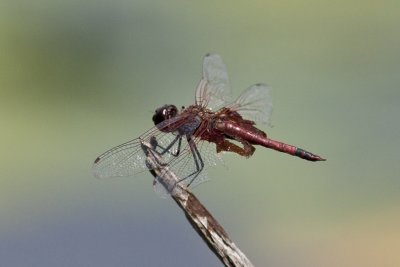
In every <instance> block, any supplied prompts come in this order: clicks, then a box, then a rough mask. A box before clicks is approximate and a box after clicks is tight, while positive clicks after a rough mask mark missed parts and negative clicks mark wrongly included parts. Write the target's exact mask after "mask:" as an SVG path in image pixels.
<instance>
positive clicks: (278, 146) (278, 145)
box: [215, 121, 325, 161]
mask: <svg viewBox="0 0 400 267" xmlns="http://www.w3.org/2000/svg"><path fill="white" fill-rule="evenodd" d="M215 127H216V128H217V129H218V130H219V131H221V132H223V133H224V134H225V135H227V136H229V137H231V138H233V139H237V140H240V139H241V140H246V141H247V142H249V143H251V144H253V145H261V146H263V147H267V148H271V149H274V150H276V151H279V152H283V153H286V154H290V155H293V156H297V157H299V158H302V159H305V160H309V161H321V160H325V159H323V158H321V157H320V156H317V155H314V154H313V153H311V152H308V151H306V150H304V149H301V148H298V147H296V146H292V145H288V144H285V143H282V142H279V141H275V140H272V139H269V138H267V134H266V133H264V132H263V131H261V130H259V129H257V128H256V127H254V126H253V125H251V124H248V123H246V124H237V123H234V122H231V121H222V122H218V123H216V125H215Z"/></svg>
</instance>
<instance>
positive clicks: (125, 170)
mask: <svg viewBox="0 0 400 267" xmlns="http://www.w3.org/2000/svg"><path fill="white" fill-rule="evenodd" d="M185 122H186V118H185V117H183V116H177V117H174V118H172V119H169V120H166V121H163V122H161V123H160V124H158V125H157V126H154V127H153V128H151V129H150V130H148V131H147V132H146V133H144V134H143V135H141V136H140V137H139V138H136V139H133V140H131V141H129V142H126V143H123V144H121V145H119V146H116V147H114V148H112V149H110V150H108V151H106V152H104V153H103V154H101V155H100V156H99V157H97V158H96V160H95V162H94V163H93V167H92V171H93V174H94V176H96V177H98V178H107V177H118V176H132V175H135V174H137V173H140V172H143V171H145V170H148V168H147V166H146V163H145V162H146V155H145V154H144V152H143V150H142V144H141V143H142V141H146V142H147V143H152V139H154V138H155V139H156V140H157V144H158V146H157V150H158V152H162V148H167V147H168V146H169V145H170V144H171V143H173V142H174V140H175V139H176V138H177V135H176V134H174V133H171V132H162V131H160V130H159V129H162V128H164V127H168V126H170V125H172V124H174V126H176V127H179V126H180V125H182V124H184V123H185ZM177 149H178V142H176V143H175V144H174V145H173V146H171V147H170V149H169V152H171V153H165V154H163V157H162V159H163V161H164V162H163V163H167V162H169V161H170V160H171V157H173V154H174V152H176V150H177Z"/></svg>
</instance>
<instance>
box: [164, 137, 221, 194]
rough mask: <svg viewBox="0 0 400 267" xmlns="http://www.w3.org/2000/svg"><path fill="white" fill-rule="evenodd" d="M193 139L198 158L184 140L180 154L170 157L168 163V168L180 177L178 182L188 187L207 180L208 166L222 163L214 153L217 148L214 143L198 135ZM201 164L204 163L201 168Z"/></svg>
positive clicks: (218, 155)
mask: <svg viewBox="0 0 400 267" xmlns="http://www.w3.org/2000/svg"><path fill="white" fill-rule="evenodd" d="M185 139H186V138H185ZM193 141H194V144H195V146H196V149H197V151H198V152H199V154H200V158H199V157H198V156H197V154H196V152H195V151H192V150H191V149H190V146H189V143H188V142H187V140H185V142H184V149H183V150H182V152H181V155H179V157H176V158H171V161H170V162H169V163H168V166H169V169H170V170H171V171H172V172H174V173H175V174H176V175H177V176H178V177H179V179H181V181H180V182H181V183H183V184H185V185H187V186H190V187H195V186H197V185H199V184H201V183H203V182H206V181H208V180H209V179H208V175H207V168H208V167H213V166H216V165H217V164H220V163H222V164H223V160H222V158H221V157H220V154H217V153H216V151H217V150H216V146H215V144H214V143H210V142H207V141H203V140H201V139H200V138H198V137H195V138H194V139H193ZM202 165H204V167H203V168H201V166H202ZM199 168H200V169H199Z"/></svg>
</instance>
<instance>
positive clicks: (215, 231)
mask: <svg viewBox="0 0 400 267" xmlns="http://www.w3.org/2000/svg"><path fill="white" fill-rule="evenodd" d="M142 148H143V150H144V151H145V153H146V155H147V159H146V163H147V164H148V166H149V169H150V170H151V171H150V172H151V173H152V175H153V176H154V177H155V178H156V179H157V180H156V181H157V182H160V183H161V184H162V185H163V186H164V187H165V189H166V190H167V191H168V192H170V195H171V197H172V198H173V199H174V200H175V202H176V203H177V204H178V206H179V207H180V208H181V209H182V210H183V212H184V213H185V216H186V218H187V219H188V220H189V223H190V224H191V225H192V226H193V228H194V229H195V230H196V232H197V233H198V234H199V235H200V236H201V238H202V239H203V240H204V241H205V242H206V244H207V245H208V247H209V248H210V249H211V250H212V251H213V252H214V253H215V255H217V257H218V258H219V259H220V260H221V261H222V263H223V264H224V265H225V266H229V267H239V266H240V267H253V265H252V264H251V262H250V260H249V259H248V258H247V257H246V255H245V254H244V253H243V252H242V251H240V249H239V248H238V247H237V246H236V245H235V243H233V242H232V241H231V239H230V238H229V236H228V234H227V233H226V232H225V230H224V228H223V227H222V226H221V225H220V224H219V223H218V222H217V220H216V219H214V217H213V216H212V215H211V213H210V212H209V211H208V210H207V209H206V208H205V207H204V206H203V205H202V204H201V203H200V201H199V200H198V199H197V198H196V197H195V195H193V193H192V192H190V191H189V190H188V188H187V187H186V186H185V185H182V183H178V181H180V179H179V177H177V176H176V174H175V173H173V172H172V171H171V170H169V168H168V166H164V165H162V164H160V162H162V160H161V159H160V157H159V156H158V155H156V154H155V153H152V150H151V147H150V145H149V144H145V143H143V144H142Z"/></svg>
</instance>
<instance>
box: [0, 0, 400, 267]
mask: <svg viewBox="0 0 400 267" xmlns="http://www.w3.org/2000/svg"><path fill="white" fill-rule="evenodd" d="M399 10H400V2H399V1H368V0H367V1H355V0H352V1H334V2H332V1H316V0H310V1H207V0H204V1H193V2H189V1H176V0H174V1H161V0H159V1H144V0H142V1H123V0H117V1H95V0H92V1H86V2H82V1H76V0H73V1H49V0H47V1H46V0H39V1H7V0H6V1H2V2H1V3H0V117H1V119H0V127H1V131H0V147H1V151H0V157H1V158H0V159H1V167H0V265H1V266H160V265H162V266H221V264H220V263H219V261H218V260H217V258H216V257H215V256H214V255H213V254H212V253H211V252H209V250H208V248H207V246H206V245H205V244H204V243H203V242H202V240H201V239H200V238H199V237H198V236H197V235H196V234H195V232H194V231H193V230H192V229H191V227H190V226H189V224H188V223H187V222H186V219H185V218H184V217H183V216H182V213H181V211H180V210H179V209H178V208H177V207H176V205H175V204H174V203H173V202H172V201H171V200H170V199H166V200H162V199H160V198H158V197H157V196H156V194H154V193H153V192H152V191H153V190H152V179H151V176H150V174H147V173H144V174H142V175H140V176H138V177H135V178H118V179H110V180H98V179H95V178H93V177H92V174H91V164H92V162H93V160H94V159H95V158H96V156H98V155H99V154H100V153H102V152H104V151H105V150H107V149H109V148H111V147H113V146H114V145H118V144H120V143H122V142H124V141H127V140H129V139H132V138H134V137H137V136H138V135H139V134H141V133H142V132H144V131H145V130H146V129H148V128H150V127H151V126H152V122H151V116H152V113H153V111H154V109H155V108H156V107H158V106H160V105H163V104H165V103H173V104H176V105H178V106H180V105H188V104H190V103H192V102H193V100H194V89H195V87H196V85H197V82H198V81H199V79H200V76H201V61H202V57H203V55H204V54H205V53H207V52H217V53H219V54H221V56H222V57H223V59H224V61H225V63H226V65H227V68H228V71H229V74H230V79H231V84H232V91H233V93H234V95H235V96H237V95H238V94H239V93H240V92H241V90H242V89H244V88H246V87H247V86H249V85H251V84H254V83H257V82H266V83H268V84H270V85H271V86H272V88H273V98H274V113H273V116H272V124H273V125H274V127H272V128H265V127H262V126H261V128H262V129H264V130H266V131H267V133H268V134H269V136H270V137H271V138H273V139H277V140H281V141H285V142H287V143H291V144H294V145H298V146H300V147H303V148H305V149H307V150H310V151H312V152H315V153H316V154H319V155H321V156H323V157H326V158H327V159H328V161H326V162H322V163H310V162H306V161H303V160H300V159H298V158H294V157H290V156H287V155H283V154H281V153H278V152H275V151H271V150H267V149H261V148H258V149H257V151H256V153H255V155H254V156H253V157H251V159H244V158H240V157H239V156H236V155H230V154H225V155H224V160H225V165H226V167H224V166H218V167H216V168H213V169H210V170H209V176H210V177H211V178H212V182H210V183H205V184H203V185H201V186H199V187H197V188H195V190H194V191H195V193H196V195H197V196H198V197H199V198H200V199H201V200H202V201H203V202H204V204H205V205H206V206H207V207H208V208H209V209H210V211H211V212H212V213H213V214H214V215H215V217H216V218H217V219H218V220H219V221H220V222H221V224H222V225H224V226H225V228H226V230H227V231H228V233H229V234H230V236H231V237H232V239H233V240H234V241H235V242H236V244H237V245H238V246H239V247H240V248H241V249H242V250H243V251H244V252H245V253H246V254H247V256H248V257H249V258H250V259H251V261H252V262H253V264H254V265H255V266H298V267H302V266H304V267H306V266H326V267H330V266H335V267H336V266H340V267H343V266H352V267H353V266H363V267H365V266H400V253H399V251H400V228H399V225H400V194H399V193H400V179H399V172H400V167H399V165H400V164H399V158H400V157H399V155H398V153H399V151H400V145H399V137H400V123H399V114H400V88H399V85H400V53H399V47H400V28H399V26H400V12H399Z"/></svg>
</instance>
